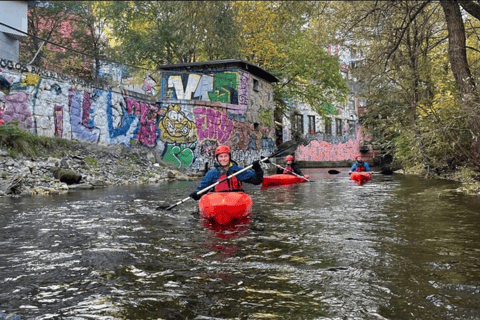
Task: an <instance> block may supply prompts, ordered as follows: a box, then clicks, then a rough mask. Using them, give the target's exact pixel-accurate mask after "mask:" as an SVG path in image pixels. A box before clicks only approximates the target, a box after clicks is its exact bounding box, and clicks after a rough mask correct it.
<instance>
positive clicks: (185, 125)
mask: <svg viewBox="0 0 480 320" xmlns="http://www.w3.org/2000/svg"><path fill="white" fill-rule="evenodd" d="M158 127H159V129H160V130H161V131H162V134H161V137H160V139H161V140H163V141H164V142H169V143H187V142H194V141H196V140H197V128H196V127H195V123H194V122H193V121H192V120H190V119H188V118H187V116H186V114H185V112H183V111H182V110H181V108H180V106H179V105H178V104H175V105H172V106H169V107H167V109H166V110H165V111H164V116H163V118H162V119H161V120H160V123H159V124H158Z"/></svg>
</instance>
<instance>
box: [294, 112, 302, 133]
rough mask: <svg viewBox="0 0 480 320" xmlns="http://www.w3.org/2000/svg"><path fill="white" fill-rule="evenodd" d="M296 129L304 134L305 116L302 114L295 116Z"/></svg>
mask: <svg viewBox="0 0 480 320" xmlns="http://www.w3.org/2000/svg"><path fill="white" fill-rule="evenodd" d="M295 129H296V130H297V131H298V133H301V134H303V115H301V114H296V115H295Z"/></svg>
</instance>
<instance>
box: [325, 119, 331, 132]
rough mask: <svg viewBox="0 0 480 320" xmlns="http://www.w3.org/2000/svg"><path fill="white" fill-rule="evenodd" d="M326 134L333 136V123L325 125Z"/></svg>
mask: <svg viewBox="0 0 480 320" xmlns="http://www.w3.org/2000/svg"><path fill="white" fill-rule="evenodd" d="M325 134H332V123H331V122H328V123H325Z"/></svg>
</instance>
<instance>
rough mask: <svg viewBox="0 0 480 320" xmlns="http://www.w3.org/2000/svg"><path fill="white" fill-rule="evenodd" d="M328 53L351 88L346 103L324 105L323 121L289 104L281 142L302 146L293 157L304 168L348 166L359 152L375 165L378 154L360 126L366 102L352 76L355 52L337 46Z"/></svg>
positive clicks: (303, 106) (356, 60)
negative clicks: (298, 142) (335, 60)
mask: <svg viewBox="0 0 480 320" xmlns="http://www.w3.org/2000/svg"><path fill="white" fill-rule="evenodd" d="M328 52H329V53H330V54H332V55H337V56H338V57H339V59H340V72H341V74H342V76H343V77H344V78H345V79H346V81H347V85H348V87H349V88H350V92H349V94H348V96H347V99H346V100H345V101H344V102H341V103H337V104H335V105H327V104H326V103H324V104H323V105H322V106H321V109H322V110H323V111H324V112H325V114H326V115H327V117H326V118H322V117H321V116H319V114H318V113H317V112H315V111H314V108H312V106H309V105H306V104H303V103H301V102H293V103H291V105H290V110H291V112H290V114H288V115H286V116H284V117H283V120H282V140H283V141H288V140H297V141H300V142H301V144H300V145H299V147H298V149H297V151H296V154H295V156H296V160H297V161H298V162H299V164H300V165H301V166H304V167H318V166H322V167H328V166H337V165H347V164H348V163H351V162H352V161H353V160H354V158H355V155H357V154H358V153H360V152H361V153H362V154H364V156H365V158H366V160H367V161H369V162H376V161H377V159H378V157H379V154H378V152H377V151H376V150H373V148H372V146H371V145H370V144H369V135H368V133H364V132H363V130H362V126H361V124H360V122H359V114H361V112H362V111H363V109H364V108H365V107H366V101H365V100H364V99H363V98H361V92H362V88H361V84H360V83H359V82H358V81H357V79H355V78H353V77H352V75H351V70H352V69H353V68H355V67H356V64H357V63H359V61H361V57H359V55H358V54H357V53H356V52H355V50H353V49H350V48H344V47H339V46H338V45H333V46H329V48H328Z"/></svg>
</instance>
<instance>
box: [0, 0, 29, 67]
mask: <svg viewBox="0 0 480 320" xmlns="http://www.w3.org/2000/svg"><path fill="white" fill-rule="evenodd" d="M27 13H28V1H0V22H2V23H4V24H6V25H8V26H11V27H13V28H15V29H18V30H21V31H23V32H27V25H28V17H27ZM24 36H25V35H24V34H22V33H20V32H18V31H15V30H13V29H11V28H8V27H5V26H3V25H0V58H4V59H8V60H12V61H15V62H17V61H18V50H19V41H18V40H19V39H21V38H23V37H24Z"/></svg>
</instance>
